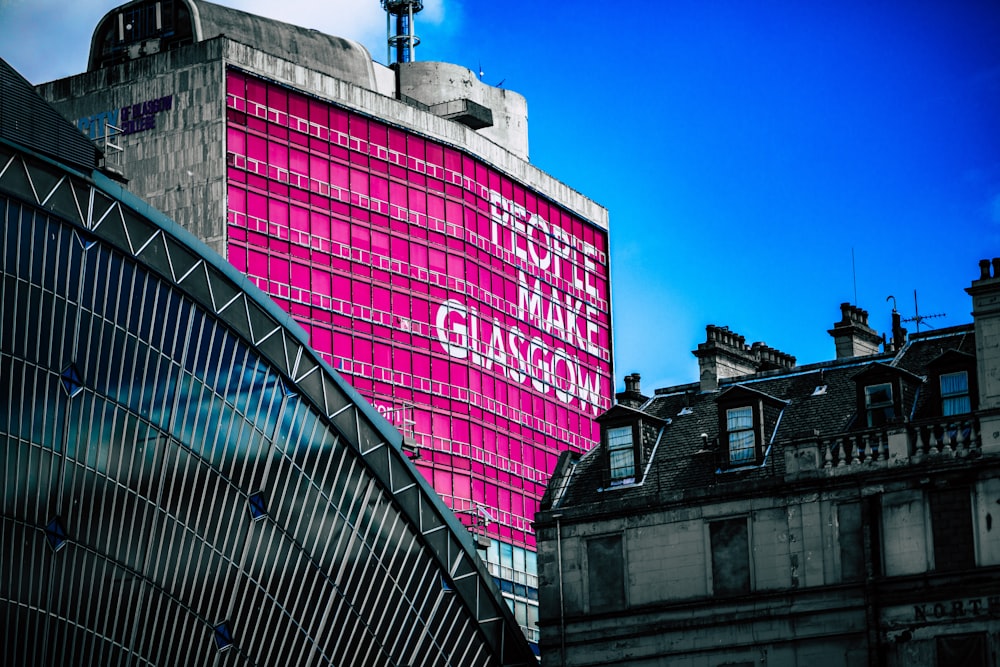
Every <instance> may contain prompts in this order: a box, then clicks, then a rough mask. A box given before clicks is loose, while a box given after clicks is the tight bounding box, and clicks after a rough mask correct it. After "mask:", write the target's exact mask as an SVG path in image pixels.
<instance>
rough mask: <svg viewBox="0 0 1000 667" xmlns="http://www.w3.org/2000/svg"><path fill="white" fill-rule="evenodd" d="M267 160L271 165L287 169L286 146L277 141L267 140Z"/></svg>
mask: <svg viewBox="0 0 1000 667" xmlns="http://www.w3.org/2000/svg"><path fill="white" fill-rule="evenodd" d="M267 161H268V164H269V165H270V166H272V167H279V168H281V169H288V146H287V145H285V144H283V143H279V142H277V141H268V142H267Z"/></svg>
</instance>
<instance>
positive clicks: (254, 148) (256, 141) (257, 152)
mask: <svg viewBox="0 0 1000 667" xmlns="http://www.w3.org/2000/svg"><path fill="white" fill-rule="evenodd" d="M247 157H248V158H252V159H254V160H260V161H262V162H263V161H266V160H267V140H266V139H264V138H262V137H258V136H257V135H256V134H248V135H247Z"/></svg>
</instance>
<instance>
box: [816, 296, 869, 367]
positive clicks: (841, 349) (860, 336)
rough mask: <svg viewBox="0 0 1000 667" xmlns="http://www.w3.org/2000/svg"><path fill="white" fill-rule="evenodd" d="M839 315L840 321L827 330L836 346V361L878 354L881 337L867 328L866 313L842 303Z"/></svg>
mask: <svg viewBox="0 0 1000 667" xmlns="http://www.w3.org/2000/svg"><path fill="white" fill-rule="evenodd" d="M840 315H841V319H840V321H839V322H837V323H836V324H834V325H833V328H832V329H828V330H827V331H828V333H829V334H830V335H831V336H833V340H834V343H835V344H836V346H837V359H849V358H851V357H865V356H868V355H870V354H878V346H879V345H880V344H881V343H882V337H881V336H879V335H878V334H877V333H876V332H875V330H874V329H872V328H871V327H870V326H868V311H867V310H862V309H861V308H858V307H857V306H852V305H851V304H849V303H842V304H840Z"/></svg>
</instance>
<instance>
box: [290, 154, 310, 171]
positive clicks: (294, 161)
mask: <svg viewBox="0 0 1000 667" xmlns="http://www.w3.org/2000/svg"><path fill="white" fill-rule="evenodd" d="M288 168H289V169H290V170H291V171H294V172H295V173H297V174H305V175H307V176H308V175H309V154H308V153H306V152H305V151H300V150H299V149H297V148H293V149H291V151H290V152H289V154H288Z"/></svg>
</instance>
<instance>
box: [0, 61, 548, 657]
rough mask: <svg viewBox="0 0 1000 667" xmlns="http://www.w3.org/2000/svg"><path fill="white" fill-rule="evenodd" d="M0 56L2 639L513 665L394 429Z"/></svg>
mask: <svg viewBox="0 0 1000 667" xmlns="http://www.w3.org/2000/svg"><path fill="white" fill-rule="evenodd" d="M97 158H98V153H97V151H96V149H95V147H94V146H93V144H92V143H91V142H90V141H89V140H88V139H86V138H85V137H83V136H82V135H81V134H80V133H79V132H78V130H77V128H75V127H74V126H73V125H71V124H70V123H69V122H67V121H66V120H65V119H64V118H62V116H60V115H59V114H58V113H57V112H56V111H55V110H53V109H52V108H51V107H49V106H48V105H47V104H46V103H45V102H44V101H43V100H42V99H41V98H40V97H38V96H37V95H36V94H35V92H34V90H33V89H32V87H31V85H30V84H29V83H28V82H27V81H25V80H24V79H23V78H21V77H20V76H19V75H18V74H17V73H16V72H15V71H14V70H13V69H11V68H10V67H9V66H8V65H7V63H5V62H4V61H2V60H0V216H2V225H0V276H2V282H0V320H2V321H3V323H4V324H3V327H2V328H0V475H2V477H0V479H2V483H0V550H2V555H0V628H2V630H0V637H2V642H0V663H2V664H5V665H27V664H38V665H48V664H88V665H91V664H93V665H117V664H129V665H139V664H142V665H150V664H199V665H205V664H264V665H274V664H295V665H305V664H334V665H355V664H357V665H361V664H364V665H387V666H391V667H397V666H399V665H428V666H429V665H441V666H445V665H452V666H455V667H458V666H462V667H464V666H465V665H482V666H484V667H485V666H495V667H499V666H501V665H531V664H537V660H536V658H535V655H534V653H533V651H532V650H531V647H530V646H529V644H528V642H527V641H526V640H525V637H524V636H523V633H522V631H521V629H520V627H519V625H518V624H517V622H516V620H515V619H514V615H513V613H512V612H511V611H510V610H509V609H508V607H507V604H506V603H505V602H504V600H503V598H502V597H501V595H500V591H499V588H498V587H497V586H496V584H495V582H494V580H493V577H492V576H491V575H490V573H489V572H488V571H487V569H486V567H485V565H484V564H483V563H482V561H481V559H480V558H479V557H478V555H477V551H476V548H475V546H474V543H473V540H472V538H471V536H470V535H469V532H468V530H467V529H466V528H465V527H464V526H462V525H461V524H460V523H459V522H458V520H457V519H456V518H455V516H454V514H453V513H452V512H451V511H450V510H449V509H448V508H447V507H446V506H445V505H444V504H443V503H442V502H441V500H440V498H439V497H438V496H437V494H435V493H434V491H433V490H432V489H431V487H430V485H429V484H428V483H427V482H426V481H425V480H424V479H423V477H422V475H420V474H419V472H418V471H417V470H416V469H415V468H414V467H413V465H412V464H411V463H410V461H409V459H408V458H407V457H406V455H405V453H404V452H403V450H402V449H401V445H402V438H401V436H400V434H399V431H398V430H396V429H395V428H393V427H392V426H391V425H390V424H389V423H388V422H387V421H386V420H385V419H384V418H383V417H382V416H381V415H379V414H378V412H377V411H375V410H374V409H373V408H372V407H371V406H370V405H369V404H368V403H367V402H366V401H365V400H363V399H362V398H361V397H360V395H359V394H357V392H355V391H354V390H353V389H352V388H351V387H350V386H349V385H348V384H347V383H345V382H344V381H343V380H342V379H341V378H340V377H339V376H338V375H337V374H336V373H335V372H333V371H332V369H330V368H329V366H327V365H326V364H325V363H324V362H323V360H322V359H321V358H320V357H319V355H318V354H317V353H316V352H315V351H313V350H312V349H311V348H310V347H309V345H308V341H307V338H306V336H305V334H304V332H303V331H302V330H301V329H300V328H299V327H298V326H297V325H296V324H295V323H294V321H293V320H292V318H291V317H290V316H289V315H288V314H287V313H285V312H284V311H282V310H281V309H280V308H278V307H277V306H276V305H275V304H274V303H273V302H272V301H271V300H270V299H269V298H267V296H266V295H264V294H263V293H262V292H261V291H260V290H259V289H257V288H256V287H255V286H254V285H253V284H252V283H251V282H250V281H249V280H247V278H246V277H245V276H244V275H242V274H241V273H240V272H239V271H237V270H235V269H234V268H233V267H232V266H231V265H230V264H228V263H227V262H226V261H225V260H224V259H223V258H222V257H220V256H218V255H217V254H216V253H214V252H212V251H211V250H210V249H209V248H208V247H207V246H205V245H204V244H203V243H201V242H200V241H198V240H197V239H195V238H194V237H193V236H192V235H191V234H190V233H188V232H186V231H185V230H184V229H183V228H181V227H180V226H178V225H177V224H175V223H173V222H172V221H170V220H169V219H167V218H166V217H164V216H163V215H162V214H161V213H159V212H157V211H155V210H153V209H152V208H150V207H149V206H148V205H147V204H146V203H144V202H142V201H141V200H139V199H138V198H137V197H135V196H134V195H132V194H130V193H128V192H126V191H125V190H124V189H123V188H122V186H121V185H120V183H118V182H117V181H115V180H113V179H110V178H108V177H107V176H106V175H105V174H104V173H102V172H100V171H97V170H95V168H94V167H95V165H96V164H97Z"/></svg>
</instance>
